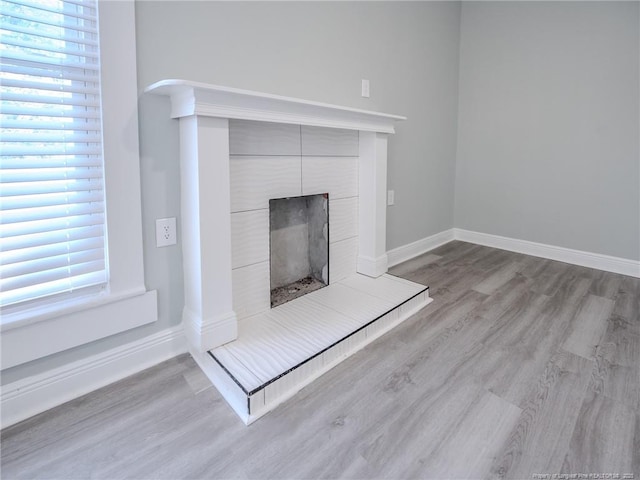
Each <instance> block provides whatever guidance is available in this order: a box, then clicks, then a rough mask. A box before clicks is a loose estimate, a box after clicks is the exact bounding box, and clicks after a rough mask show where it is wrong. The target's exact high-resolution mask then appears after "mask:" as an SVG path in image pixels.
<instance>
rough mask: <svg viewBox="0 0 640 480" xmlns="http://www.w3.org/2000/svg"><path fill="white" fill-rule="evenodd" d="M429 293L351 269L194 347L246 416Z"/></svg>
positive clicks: (272, 403) (412, 309)
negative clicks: (223, 340)
mask: <svg viewBox="0 0 640 480" xmlns="http://www.w3.org/2000/svg"><path fill="white" fill-rule="evenodd" d="M431 300H432V299H431V298H429V288H428V287H425V286H424V285H419V284H417V283H414V282H410V281H408V280H405V279H402V278H399V277H394V276H392V275H389V274H385V275H382V276H381V277H378V278H371V277H367V276H364V275H359V274H355V275H352V276H350V277H347V278H346V279H344V280H342V281H339V282H336V283H333V284H331V285H329V286H327V287H325V288H322V289H320V290H317V291H315V292H312V293H309V294H307V295H305V296H304V297H300V298H297V299H295V300H293V301H290V302H288V303H285V304H283V305H280V306H278V307H276V308H273V309H271V310H269V311H266V312H263V313H260V314H257V315H254V316H252V317H248V318H245V319H242V320H240V321H239V324H238V327H239V332H238V339H237V340H236V341H234V342H231V343H228V344H226V345H223V346H220V347H218V348H215V349H213V350H211V351H209V352H207V353H197V352H192V354H193V355H194V358H195V359H196V361H197V362H198V363H199V364H200V366H201V368H202V369H203V370H204V372H205V373H206V374H207V376H208V377H209V378H210V379H211V381H212V382H213V384H214V385H215V386H216V388H218V390H219V391H220V392H221V393H222V395H223V396H224V397H225V399H226V400H227V401H228V402H229V404H230V405H231V406H232V407H233V409H234V410H235V411H236V413H237V414H238V415H239V416H240V417H241V418H242V420H243V421H244V422H245V423H247V424H249V423H251V422H252V421H254V420H256V419H257V418H259V417H261V416H262V415H264V414H265V413H267V412H269V411H270V410H272V409H273V408H275V407H276V406H277V405H279V404H280V403H282V402H283V401H284V400H286V399H288V398H290V397H291V396H293V395H294V394H295V393H296V392H298V391H299V390H300V389H301V388H303V387H304V386H306V385H308V384H309V383H310V382H311V381H313V380H314V379H315V378H317V377H319V376H320V375H322V374H323V373H325V372H327V371H328V370H329V369H331V368H333V367H334V366H335V365H337V364H338V363H340V362H341V361H342V360H344V359H345V358H347V357H349V356H350V355H352V354H353V353H355V352H357V351H358V350H360V349H361V348H363V347H364V346H365V345H367V344H368V343H370V342H372V341H373V340H375V339H376V338H378V337H379V336H381V335H382V334H384V333H385V332H387V331H389V330H390V329H391V328H393V327H394V326H396V325H398V324H399V323H400V322H402V321H403V320H405V319H406V318H408V317H410V316H411V315H413V314H414V313H416V312H417V311H418V310H420V309H421V308H422V307H424V306H425V305H427V304H428V303H430V302H431Z"/></svg>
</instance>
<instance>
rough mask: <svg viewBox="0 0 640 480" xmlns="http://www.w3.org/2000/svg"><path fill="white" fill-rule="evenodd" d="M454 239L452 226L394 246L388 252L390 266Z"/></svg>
mask: <svg viewBox="0 0 640 480" xmlns="http://www.w3.org/2000/svg"><path fill="white" fill-rule="evenodd" d="M452 240H455V238H454V229H453V228H450V229H448V230H443V231H442V232H440V233H436V234H434V235H431V236H429V237H425V238H422V239H420V240H417V241H415V242H412V243H408V244H406V245H402V246H401V247H397V248H394V249H393V250H389V251H388V252H387V257H388V259H389V267H393V266H394V265H398V264H399V263H402V262H406V261H407V260H411V259H412V258H415V257H417V256H419V255H422V254H424V253H427V252H428V251H429V250H433V249H434V248H437V247H439V246H440V245H444V244H445V243H449V242H450V241H452Z"/></svg>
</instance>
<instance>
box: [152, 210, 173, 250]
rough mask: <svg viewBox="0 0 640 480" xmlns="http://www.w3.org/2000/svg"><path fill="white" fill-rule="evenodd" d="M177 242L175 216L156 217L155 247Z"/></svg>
mask: <svg viewBox="0 0 640 480" xmlns="http://www.w3.org/2000/svg"><path fill="white" fill-rule="evenodd" d="M177 242H178V239H177V232H176V218H175V217H172V218H158V219H157V220H156V247H167V246H169V245H175V244H176V243H177Z"/></svg>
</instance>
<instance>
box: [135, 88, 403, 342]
mask: <svg viewBox="0 0 640 480" xmlns="http://www.w3.org/2000/svg"><path fill="white" fill-rule="evenodd" d="M145 92H148V93H152V94H157V95H165V96H168V97H170V99H171V117H172V118H178V119H180V170H181V231H182V251H183V264H184V283H185V285H184V289H185V307H184V311H183V325H184V328H185V333H186V335H187V338H188V339H189V341H190V343H191V346H192V348H193V349H195V350H196V351H199V352H204V351H207V350H211V349H213V348H215V347H218V346H220V345H222V344H225V343H228V342H231V341H233V340H235V339H236V338H237V335H238V334H237V332H238V328H237V317H236V314H235V312H234V309H233V298H232V265H231V238H232V236H231V215H230V185H231V183H230V166H229V162H230V155H229V119H239V120H254V121H262V122H273V123H284V124H295V125H307V126H314V127H328V128H338V129H348V130H357V131H359V153H358V189H359V190H358V191H359V195H358V231H359V235H358V257H357V272H358V273H361V274H364V275H367V276H370V277H379V276H381V275H382V274H384V273H385V272H386V271H387V254H386V190H387V137H388V134H390V133H395V130H394V123H395V122H397V121H400V120H405V119H406V118H405V117H402V116H398V115H389V114H384V113H378V112H371V111H366V110H359V109H354V108H348V107H343V106H336V105H329V104H325V103H319V102H314V101H310V100H301V99H297V98H290V97H283V96H278V95H271V94H267V93H260V92H252V91H248V90H240V89H236V88H229V87H221V86H216V85H207V84H204V83H197V82H191V81H187V80H162V81H160V82H157V83H154V84H153V85H151V86H149V87H148V88H147V89H146V90H145Z"/></svg>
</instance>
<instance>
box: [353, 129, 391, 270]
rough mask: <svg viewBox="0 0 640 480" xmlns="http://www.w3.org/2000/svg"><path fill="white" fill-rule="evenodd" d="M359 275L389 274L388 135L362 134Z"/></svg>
mask: <svg viewBox="0 0 640 480" xmlns="http://www.w3.org/2000/svg"><path fill="white" fill-rule="evenodd" d="M359 155H360V163H359V172H358V178H359V180H358V182H359V192H358V195H359V205H358V208H359V219H360V220H359V232H358V238H359V248H358V265H357V270H358V273H362V274H363V275H367V276H369V277H379V276H380V275H382V274H383V273H385V272H386V271H387V268H388V266H387V246H386V242H387V239H386V231H387V226H386V225H387V202H386V195H387V135H386V134H384V133H376V132H360V152H359Z"/></svg>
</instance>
